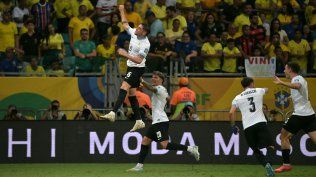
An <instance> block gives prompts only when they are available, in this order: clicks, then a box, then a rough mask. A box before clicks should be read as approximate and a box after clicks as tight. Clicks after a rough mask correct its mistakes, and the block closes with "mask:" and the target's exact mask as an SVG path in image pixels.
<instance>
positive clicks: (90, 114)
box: [74, 104, 99, 120]
mask: <svg viewBox="0 0 316 177" xmlns="http://www.w3.org/2000/svg"><path fill="white" fill-rule="evenodd" d="M98 119H99V115H98V113H97V112H94V111H93V110H92V106H91V105H90V104H84V105H83V107H82V111H79V112H78V113H77V114H76V115H75V117H74V120H98Z"/></svg>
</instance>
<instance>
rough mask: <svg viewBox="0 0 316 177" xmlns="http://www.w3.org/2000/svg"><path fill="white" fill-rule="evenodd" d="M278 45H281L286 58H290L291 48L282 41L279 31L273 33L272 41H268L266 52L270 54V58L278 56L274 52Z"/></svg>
mask: <svg viewBox="0 0 316 177" xmlns="http://www.w3.org/2000/svg"><path fill="white" fill-rule="evenodd" d="M276 47H281V49H282V51H283V56H284V58H285V60H288V56H289V48H288V47H287V46H286V45H284V44H283V43H281V42H280V34H279V33H274V34H272V40H271V42H269V43H267V44H266V46H265V50H266V53H267V54H268V57H269V58H272V57H275V56H276V55H275V53H274V49H275V48H276Z"/></svg>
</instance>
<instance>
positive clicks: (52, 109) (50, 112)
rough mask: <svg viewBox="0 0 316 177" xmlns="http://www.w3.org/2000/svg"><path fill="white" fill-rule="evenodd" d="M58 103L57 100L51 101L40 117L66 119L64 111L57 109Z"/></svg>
mask: <svg viewBox="0 0 316 177" xmlns="http://www.w3.org/2000/svg"><path fill="white" fill-rule="evenodd" d="M59 107H60V103H59V101H58V100H54V101H52V102H51V104H50V106H49V108H48V109H47V111H46V112H45V113H44V114H43V116H42V117H41V120H67V117H66V115H65V113H63V112H61V111H60V110H59Z"/></svg>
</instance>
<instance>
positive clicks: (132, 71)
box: [124, 67, 145, 88]
mask: <svg viewBox="0 0 316 177" xmlns="http://www.w3.org/2000/svg"><path fill="white" fill-rule="evenodd" d="M144 73H145V67H128V68H127V71H126V75H125V78H124V81H125V82H127V83H128V84H129V85H130V86H131V88H137V87H139V84H140V77H142V75H143V74H144Z"/></svg>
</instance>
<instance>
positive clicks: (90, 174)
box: [0, 163, 316, 177]
mask: <svg viewBox="0 0 316 177" xmlns="http://www.w3.org/2000/svg"><path fill="white" fill-rule="evenodd" d="M134 165H135V164H100V163H98V164H0V177H134V176H135V177H175V176H179V177H264V176H265V170H264V168H263V167H261V166H259V165H214V164H199V165H183V164H145V166H144V171H143V172H138V173H135V172H134V173H131V172H126V170H127V169H129V168H131V167H133V166H134ZM315 176H316V168H315V166H294V168H293V170H292V171H290V172H286V173H282V174H276V177H315Z"/></svg>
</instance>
